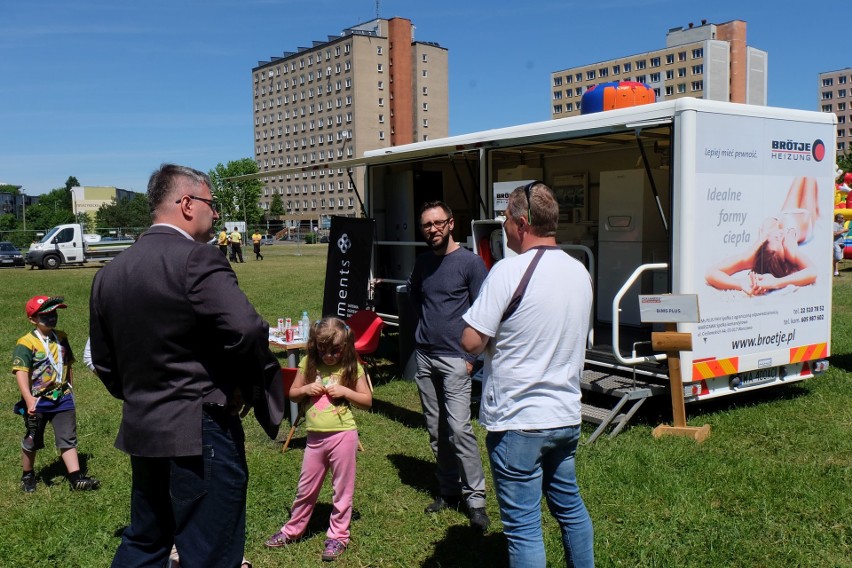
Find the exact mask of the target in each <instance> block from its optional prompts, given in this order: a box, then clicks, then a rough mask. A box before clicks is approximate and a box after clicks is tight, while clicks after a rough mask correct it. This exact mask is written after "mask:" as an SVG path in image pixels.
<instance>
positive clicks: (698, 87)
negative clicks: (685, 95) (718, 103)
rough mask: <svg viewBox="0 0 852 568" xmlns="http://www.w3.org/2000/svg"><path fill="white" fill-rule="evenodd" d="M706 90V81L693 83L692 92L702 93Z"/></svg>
mask: <svg viewBox="0 0 852 568" xmlns="http://www.w3.org/2000/svg"><path fill="white" fill-rule="evenodd" d="M702 90H704V81H693V82H692V91H693V92H695V91H702Z"/></svg>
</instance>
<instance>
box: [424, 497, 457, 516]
mask: <svg viewBox="0 0 852 568" xmlns="http://www.w3.org/2000/svg"><path fill="white" fill-rule="evenodd" d="M459 501H460V499H459V498H458V497H446V496H444V495H439V496H438V498H437V499H435V500H434V501H433V502H432V503H430V504H429V505H427V506H426V508H425V509H424V510H423V511H424V512H425V513H437V512H439V511H443V510H444V509H458V507H459Z"/></svg>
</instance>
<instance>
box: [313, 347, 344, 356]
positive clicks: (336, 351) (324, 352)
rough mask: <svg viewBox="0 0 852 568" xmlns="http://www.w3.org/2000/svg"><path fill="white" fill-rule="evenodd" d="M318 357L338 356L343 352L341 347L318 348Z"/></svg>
mask: <svg viewBox="0 0 852 568" xmlns="http://www.w3.org/2000/svg"><path fill="white" fill-rule="evenodd" d="M318 351H319V354H320V357H340V354H341V353H343V348H342V347H331V348H329V349H323V348H319V349H318Z"/></svg>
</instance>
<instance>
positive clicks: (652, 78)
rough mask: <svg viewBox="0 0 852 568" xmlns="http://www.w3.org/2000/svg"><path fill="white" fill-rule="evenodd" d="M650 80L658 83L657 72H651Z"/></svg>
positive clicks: (658, 76)
mask: <svg viewBox="0 0 852 568" xmlns="http://www.w3.org/2000/svg"><path fill="white" fill-rule="evenodd" d="M651 82H652V83H659V82H660V74H659V73H651Z"/></svg>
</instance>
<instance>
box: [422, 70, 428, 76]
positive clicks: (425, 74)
mask: <svg viewBox="0 0 852 568" xmlns="http://www.w3.org/2000/svg"><path fill="white" fill-rule="evenodd" d="M423 76H424V77H428V76H429V72H428V71H427V70H426V69H424V70H423Z"/></svg>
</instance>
